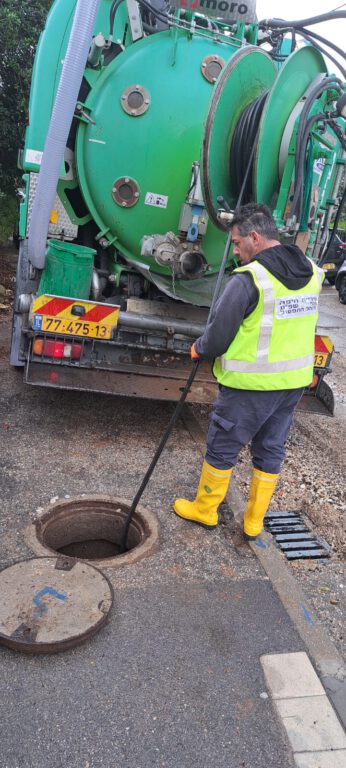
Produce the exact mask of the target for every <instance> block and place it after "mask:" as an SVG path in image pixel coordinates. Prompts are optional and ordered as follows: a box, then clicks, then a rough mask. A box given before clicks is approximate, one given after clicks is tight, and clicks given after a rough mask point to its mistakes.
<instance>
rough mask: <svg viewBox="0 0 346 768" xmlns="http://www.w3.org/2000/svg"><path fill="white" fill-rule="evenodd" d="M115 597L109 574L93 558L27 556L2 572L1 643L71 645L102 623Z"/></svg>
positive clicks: (35, 648)
mask: <svg viewBox="0 0 346 768" xmlns="http://www.w3.org/2000/svg"><path fill="white" fill-rule="evenodd" d="M112 603H113V590H112V587H111V585H110V583H109V581H108V579H106V577H105V576H104V575H103V574H102V573H101V571H99V570H98V569H97V568H95V567H94V566H92V565H90V564H88V563H85V562H80V561H79V560H72V559H71V558H65V557H64V556H63V555H60V556H58V557H40V558H35V559H33V560H24V561H23V562H21V563H16V564H15V565H12V566H10V568H6V569H5V570H4V571H2V572H1V573H0V643H2V644H3V645H7V646H8V647H9V648H14V649H15V650H19V651H24V652H26V653H53V652H56V651H65V650H67V649H68V648H73V647H74V646H76V645H79V644H80V643H82V642H83V641H84V640H87V639H88V638H89V637H92V635H95V634H96V632H98V630H99V629H101V627H102V626H103V625H104V624H105V622H106V621H107V617H108V614H109V612H110V610H111V607H112Z"/></svg>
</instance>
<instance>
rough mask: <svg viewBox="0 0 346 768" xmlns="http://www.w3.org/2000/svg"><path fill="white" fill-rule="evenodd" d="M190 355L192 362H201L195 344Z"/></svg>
mask: <svg viewBox="0 0 346 768" xmlns="http://www.w3.org/2000/svg"><path fill="white" fill-rule="evenodd" d="M190 355H191V360H199V354H198V352H197V349H196V347H195V345H194V344H192V347H191V348H190Z"/></svg>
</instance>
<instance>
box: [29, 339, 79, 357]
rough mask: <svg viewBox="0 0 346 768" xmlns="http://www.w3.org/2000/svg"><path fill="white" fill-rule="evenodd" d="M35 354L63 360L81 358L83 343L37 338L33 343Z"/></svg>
mask: <svg viewBox="0 0 346 768" xmlns="http://www.w3.org/2000/svg"><path fill="white" fill-rule="evenodd" d="M32 349H33V353H34V355H39V356H40V357H53V358H56V359H59V360H61V359H62V358H66V359H68V360H79V359H80V357H81V354H82V344H76V343H71V342H64V341H54V339H42V338H40V337H39V338H36V339H35V340H34V343H33V347H32Z"/></svg>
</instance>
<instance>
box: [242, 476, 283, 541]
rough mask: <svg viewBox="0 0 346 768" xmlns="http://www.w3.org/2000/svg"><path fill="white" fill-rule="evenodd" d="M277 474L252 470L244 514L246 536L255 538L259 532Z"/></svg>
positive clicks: (273, 489)
mask: <svg viewBox="0 0 346 768" xmlns="http://www.w3.org/2000/svg"><path fill="white" fill-rule="evenodd" d="M278 477H279V475H271V474H269V472H261V470H260V469H255V468H254V469H253V470H252V479H251V485H250V493H249V501H248V505H247V507H246V510H245V514H244V534H245V537H246V538H249V539H255V538H256V536H258V535H259V534H260V533H261V530H262V528H263V520H264V516H265V513H266V511H267V509H268V507H269V504H270V499H271V497H272V495H273V493H274V491H275V486H276V483H277V480H278Z"/></svg>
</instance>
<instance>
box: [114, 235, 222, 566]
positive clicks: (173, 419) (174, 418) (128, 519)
mask: <svg viewBox="0 0 346 768" xmlns="http://www.w3.org/2000/svg"><path fill="white" fill-rule="evenodd" d="M231 243H232V233H231V231H230V232H229V235H228V238H227V242H226V247H225V250H224V254H223V258H222V262H221V265H220V270H219V274H218V278H217V281H216V286H215V290H214V294H213V298H212V302H211V305H210V309H209V314H208V320H207V323H208V321H209V319H210V318H211V315H212V312H213V309H214V307H215V304H216V301H217V299H218V298H219V293H220V289H221V285H222V280H223V277H224V274H225V269H226V264H227V259H228V256H229V251H230V248H231ZM198 366H199V360H196V361H194V363H193V368H192V370H191V372H190V375H189V378H188V380H187V382H186V385H185V387H184V389H183V391H182V394H181V397H180V400H179V401H178V403H177V405H176V407H175V410H174V412H173V414H172V417H171V420H170V422H169V424H168V426H167V429H166V431H165V433H164V434H163V436H162V438H161V440H160V443H159V445H158V448H157V450H156V452H155V454H154V456H153V458H152V461H151V463H150V466H149V467H148V469H147V471H146V473H145V475H144V477H143V480H142V482H141V485H140V487H139V488H138V491H137V493H136V495H135V497H134V499H133V502H132V504H131V507H130V509H129V511H128V513H127V516H126V520H125V525H124V533H123V537H122V541H121V549H122V551H123V552H125V550H126V549H127V536H128V532H129V527H130V523H131V520H132V517H133V515H134V513H135V511H136V508H137V504H138V502H139V500H140V498H141V497H142V494H143V492H144V491H145V488H146V487H147V485H148V482H149V480H150V478H151V475H152V473H153V471H154V469H155V467H156V464H157V462H158V460H159V458H160V456H161V453H162V451H163V449H164V447H165V445H166V443H167V440H168V438H169V436H170V434H171V432H172V429H173V427H174V425H175V423H176V421H177V419H178V418H179V416H180V413H181V411H182V408H183V405H184V403H185V400H186V398H187V395H188V394H189V392H190V389H191V385H192V383H193V380H194V378H195V376H196V373H197V371H198Z"/></svg>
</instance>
